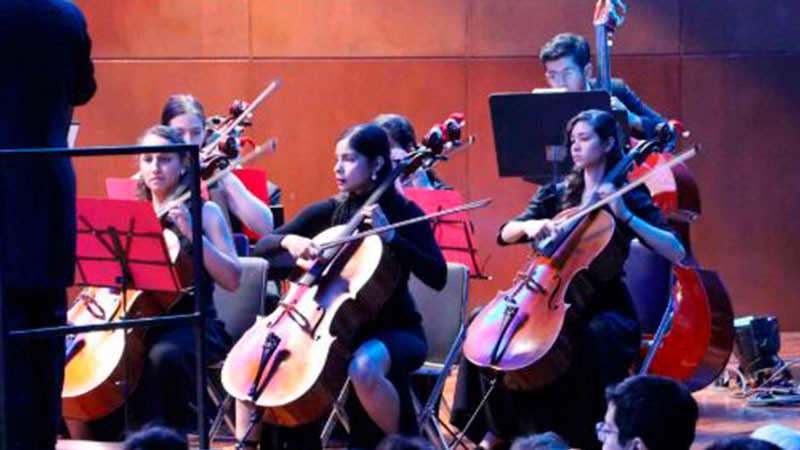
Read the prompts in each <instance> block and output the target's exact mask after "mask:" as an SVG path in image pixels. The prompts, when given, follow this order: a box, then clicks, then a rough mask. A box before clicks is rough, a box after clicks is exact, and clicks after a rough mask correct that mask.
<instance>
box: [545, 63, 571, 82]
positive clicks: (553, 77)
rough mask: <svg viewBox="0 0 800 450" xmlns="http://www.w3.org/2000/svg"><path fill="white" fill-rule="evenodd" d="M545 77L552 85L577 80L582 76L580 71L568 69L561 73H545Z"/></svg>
mask: <svg viewBox="0 0 800 450" xmlns="http://www.w3.org/2000/svg"><path fill="white" fill-rule="evenodd" d="M544 76H545V78H547V81H549V82H551V83H557V82H559V81H561V82H564V81H566V80H568V79H575V78H577V77H579V76H580V72H578V69H575V68H573V67H567V68H566V69H564V70H561V71H558V70H548V71H547V72H545V73H544Z"/></svg>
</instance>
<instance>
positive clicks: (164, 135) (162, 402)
mask: <svg viewBox="0 0 800 450" xmlns="http://www.w3.org/2000/svg"><path fill="white" fill-rule="evenodd" d="M183 143H184V141H183V137H182V136H181V133H180V132H179V131H178V130H176V129H174V128H170V127H166V126H163V125H157V126H154V127H151V128H149V129H148V130H147V131H146V132H145V133H144V134H143V135H142V137H141V138H140V139H139V145H143V146H156V145H169V144H183ZM137 162H138V168H139V171H140V173H141V177H140V179H139V184H138V186H137V194H138V197H139V199H140V200H147V201H149V202H151V203H152V205H153V208H154V209H155V210H156V211H157V212H158V211H160V210H162V209H163V208H165V207H169V206H168V204H169V202H170V201H171V200H173V199H175V198H176V197H178V196H179V195H180V194H182V193H183V192H185V191H186V190H187V189H189V183H190V179H189V176H188V163H189V158H188V154H180V153H143V154H140V155H138V157H137ZM202 214H203V217H202V223H203V242H202V243H201V245H203V268H202V270H205V271H206V272H207V274H208V277H207V278H206V279H207V280H209V286H208V292H211V291H212V290H213V283H214V282H216V283H217V284H219V285H220V286H222V287H224V288H225V289H228V290H236V289H237V288H238V286H239V282H240V277H241V265H240V263H239V260H238V259H237V258H236V252H235V250H234V247H233V239H232V238H231V235H230V231H229V228H228V225H227V223H226V222H225V218H224V216H223V214H222V211H221V210H220V208H219V206H217V205H216V204H215V203H213V202H209V201H206V202H203V207H202ZM164 221H165V222H166V224H167V225H166V226H167V228H169V229H171V230H173V231H174V232H175V233H176V235H177V236H178V238H179V241H180V243H181V246H182V247H183V248H191V247H192V246H194V245H196V244H195V243H193V242H192V225H191V216H190V215H189V209H188V207H187V205H186V204H181V205H177V206H174V207H172V208H170V209H169V211H168V212H167V213H166V215H165V219H164ZM185 288H186V287H185ZM145 300H147V299H145ZM170 312H172V313H178V314H180V313H191V312H194V295H193V294H192V292H191V291H190V290H185V291H184V292H183V293H182V294H180V296H179V298H178V299H177V300H176V301H175V303H174V306H173V307H172V309H171V310H170ZM206 318H207V322H206V343H207V347H206V348H207V350H208V360H209V362H215V361H219V360H221V359H222V358H223V357H224V356H225V354H226V353H227V351H228V349H229V347H230V340H231V339H230V337H229V336H228V335H227V333H226V332H225V329H224V327H223V325H222V322H220V321H219V320H217V318H216V311H215V309H214V304H213V302H208V304H207V305H206ZM145 346H146V360H145V363H144V367H143V369H142V375H141V379H140V380H139V383H138V385H137V386H136V387H135V389H134V390H133V392H132V395H131V397H130V398H129V400H128V407H129V408H131V411H130V412H131V414H130V416H129V418H130V419H132V420H131V425H132V426H133V427H134V429H136V428H138V427H141V426H143V425H145V424H151V423H157V424H161V425H165V426H168V427H170V428H174V429H176V430H178V431H179V432H183V433H185V432H188V431H190V429H191V427H192V424H193V414H192V410H191V407H190V405H189V402H190V401H191V399H193V398H194V387H193V386H194V377H195V375H194V366H195V363H194V351H195V346H194V330H193V327H192V326H190V325H180V326H169V327H154V328H152V329H149V330H148V332H147V335H146V341H145ZM121 422H122V416H121V410H117V411H114V412H112V413H111V414H110V415H109V416H106V417H103V418H100V419H98V420H95V421H92V422H77V421H68V426H69V429H70V434H71V436H72V438H82V439H88V438H92V439H101V440H116V439H118V438H119V437H120V433H121V432H122V431H123V430H121V428H122V426H121V425H122V424H121Z"/></svg>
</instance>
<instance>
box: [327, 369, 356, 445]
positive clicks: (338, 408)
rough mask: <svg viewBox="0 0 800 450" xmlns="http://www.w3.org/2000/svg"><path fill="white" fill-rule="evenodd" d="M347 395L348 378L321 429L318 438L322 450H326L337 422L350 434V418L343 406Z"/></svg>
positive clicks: (348, 388)
mask: <svg viewBox="0 0 800 450" xmlns="http://www.w3.org/2000/svg"><path fill="white" fill-rule="evenodd" d="M349 395H350V377H347V380H346V381H345V382H344V386H343V387H342V390H341V391H340V392H339V396H338V397H337V398H336V401H335V402H333V406H332V408H333V409H332V410H331V414H330V415H329V416H328V420H326V421H325V427H324V428H323V429H322V433H320V436H319V438H320V441H321V442H322V448H323V449H324V448H327V446H328V441H329V440H330V438H331V434H333V429H334V428H336V423H337V422H341V424H342V426H343V427H344V429H345V431H346V432H347V433H348V434H349V433H350V417H349V416H348V415H347V411H345V410H344V405H345V402H347V397H348V396H349Z"/></svg>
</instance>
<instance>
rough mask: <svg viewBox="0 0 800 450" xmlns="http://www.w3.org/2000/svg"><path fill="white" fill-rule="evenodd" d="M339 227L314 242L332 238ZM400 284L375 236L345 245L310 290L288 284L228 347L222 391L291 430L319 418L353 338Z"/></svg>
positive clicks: (340, 378) (339, 381)
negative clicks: (265, 313) (265, 312)
mask: <svg viewBox="0 0 800 450" xmlns="http://www.w3.org/2000/svg"><path fill="white" fill-rule="evenodd" d="M342 228H344V226H337V227H333V228H329V229H328V230H326V231H324V232H322V233H320V234H319V235H317V236H316V237H315V238H314V240H315V241H325V240H326V239H328V238H329V237H333V236H339V235H341V229H342ZM399 279H400V268H399V265H398V263H397V262H396V261H395V260H394V259H393V257H392V256H391V255H390V254H389V253H388V252H387V251H386V249H385V248H384V247H383V244H382V242H381V238H380V237H378V236H370V237H367V238H365V239H364V240H362V241H359V242H357V243H354V244H346V245H345V246H344V248H343V249H341V250H339V252H338V253H337V255H336V256H335V257H334V259H333V260H332V261H331V262H330V263H329V264H328V265H327V267H326V269H325V271H324V272H323V273H321V274H320V275H319V277H318V278H317V280H316V282H315V283H313V284H311V285H306V284H303V283H302V282H293V283H291V284H290V287H289V289H288V292H287V293H286V295H285V296H284V297H283V298H282V299H281V301H280V302H279V303H278V305H277V307H276V309H275V310H274V311H273V312H272V313H271V314H270V315H268V316H266V317H260V318H258V319H257V321H256V323H255V324H254V325H253V326H252V327H251V328H250V329H249V330H248V331H247V332H245V334H244V335H243V336H242V337H241V339H239V341H238V342H237V343H236V344H235V345H234V347H233V348H232V349H231V351H230V353H229V354H228V356H227V358H226V359H225V363H224V365H223V368H222V384H223V386H224V387H225V390H226V391H227V392H228V393H230V394H231V396H233V397H234V398H236V399H238V400H242V401H247V402H252V403H254V404H255V405H257V406H259V407H262V408H264V418H263V420H265V421H267V422H269V423H273V424H277V425H283V426H297V425H301V424H304V423H308V422H311V421H312V420H314V419H317V418H319V417H321V416H322V415H323V414H325V413H326V412H327V411H328V410H329V409H330V407H331V405H332V404H333V402H334V400H335V399H336V396H337V395H338V393H339V391H340V390H341V388H342V386H343V385H344V384H345V381H346V379H347V367H348V364H349V361H350V357H351V354H352V351H353V338H354V336H355V334H356V333H357V332H358V330H359V328H360V327H361V325H363V324H364V323H365V322H366V321H368V320H370V319H371V318H373V317H375V315H376V314H377V312H378V311H379V310H380V308H381V307H382V306H383V304H384V303H385V301H386V299H388V297H389V295H390V294H391V293H392V292H393V291H394V289H395V287H396V286H397V284H398V282H399ZM268 346H269V347H270V348H271V350H270V351H269V354H268V355H266V354H265V348H267V347H268Z"/></svg>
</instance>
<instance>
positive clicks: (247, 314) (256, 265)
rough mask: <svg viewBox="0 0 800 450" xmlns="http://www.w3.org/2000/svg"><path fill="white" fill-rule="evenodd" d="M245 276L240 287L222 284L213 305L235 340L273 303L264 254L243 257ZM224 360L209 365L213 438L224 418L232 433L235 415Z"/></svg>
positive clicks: (216, 292)
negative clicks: (223, 382) (267, 302)
mask: <svg viewBox="0 0 800 450" xmlns="http://www.w3.org/2000/svg"><path fill="white" fill-rule="evenodd" d="M239 262H240V263H241V264H242V278H241V281H240V284H239V289H237V290H236V291H233V292H231V291H227V290H225V289H223V288H222V287H220V286H216V287H215V289H214V307H215V308H216V310H217V316H218V317H219V319H220V321H222V323H223V324H224V325H225V331H227V332H228V335H230V336H231V338H232V339H233V342H236V341H237V340H239V338H241V337H242V335H243V334H244V333H245V331H247V330H248V329H249V328H250V327H251V326H252V325H253V323H255V321H256V316H258V315H261V314H265V313H267V312H268V310H271V309H272V308H273V307H274V305H265V302H264V300H265V299H266V298H267V272H268V271H269V263H267V261H266V260H265V259H262V258H251V257H241V258H239ZM221 368H222V363H221V362H220V363H217V364H214V365H212V366H211V367H210V370H211V371H212V373H213V376H211V377H209V382H208V394H209V397H210V398H211V400H212V402H214V405H215V406H216V407H217V414H216V416H215V418H214V421H213V422H212V425H211V427H210V437H211V439H213V438H214V436H215V435H216V434H217V432H219V429H220V427H221V425H222V422H223V421H224V422H225V424H226V426H227V427H228V428H229V429H230V431H231V433H233V431H234V429H235V426H234V419H233V418H231V417H230V416H229V415H228V410H229V409H230V405H231V403H232V402H233V399H232V397H231V396H230V395H227V394H225V393H224V390H223V389H222V385H221V382H220V381H219V371H220V369H221Z"/></svg>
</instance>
